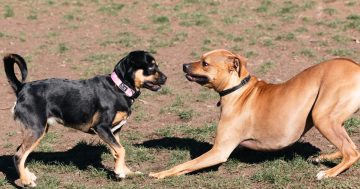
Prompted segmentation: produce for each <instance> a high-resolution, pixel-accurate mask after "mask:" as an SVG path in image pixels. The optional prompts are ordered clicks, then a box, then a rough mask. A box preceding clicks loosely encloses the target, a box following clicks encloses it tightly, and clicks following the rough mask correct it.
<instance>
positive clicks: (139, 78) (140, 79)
mask: <svg viewBox="0 0 360 189" xmlns="http://www.w3.org/2000/svg"><path fill="white" fill-rule="evenodd" d="M158 78H159V73H158V72H156V73H155V74H154V75H149V76H145V75H144V70H142V69H140V70H137V71H136V72H135V79H134V82H135V87H136V88H141V87H142V86H143V84H144V83H145V82H146V81H149V82H155V81H156V80H157V79H158Z"/></svg>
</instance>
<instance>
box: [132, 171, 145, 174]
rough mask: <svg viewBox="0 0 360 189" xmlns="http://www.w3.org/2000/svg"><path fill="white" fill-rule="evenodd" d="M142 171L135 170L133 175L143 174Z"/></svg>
mask: <svg viewBox="0 0 360 189" xmlns="http://www.w3.org/2000/svg"><path fill="white" fill-rule="evenodd" d="M143 174H144V173H142V172H140V171H135V172H134V175H143Z"/></svg>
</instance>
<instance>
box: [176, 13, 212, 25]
mask: <svg viewBox="0 0 360 189" xmlns="http://www.w3.org/2000/svg"><path fill="white" fill-rule="evenodd" d="M179 18H180V20H181V21H180V25H181V26H186V27H191V26H209V25H211V23H212V22H211V19H210V18H209V16H207V15H206V14H204V13H202V12H194V13H182V14H180V15H179Z"/></svg>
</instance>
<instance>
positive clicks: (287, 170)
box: [251, 157, 315, 188]
mask: <svg viewBox="0 0 360 189" xmlns="http://www.w3.org/2000/svg"><path fill="white" fill-rule="evenodd" d="M294 170H301V172H302V173H300V174H294V172H293V171H294ZM314 173H315V169H314V166H313V165H312V164H311V163H309V162H308V161H306V160H304V159H303V158H301V157H295V159H294V160H292V161H284V160H283V159H277V160H273V161H266V162H264V163H262V164H261V168H260V169H259V170H258V171H257V172H256V173H255V174H254V175H253V176H252V177H251V179H252V180H253V181H255V182H267V183H269V184H271V186H272V187H274V188H286V187H290V188H298V187H301V186H302V184H301V183H299V182H297V181H299V180H304V179H309V178H311V177H313V176H314Z"/></svg>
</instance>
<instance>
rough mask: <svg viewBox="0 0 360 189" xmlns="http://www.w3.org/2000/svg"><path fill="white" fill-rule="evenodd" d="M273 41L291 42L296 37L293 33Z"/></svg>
mask: <svg viewBox="0 0 360 189" xmlns="http://www.w3.org/2000/svg"><path fill="white" fill-rule="evenodd" d="M275 40H283V41H293V40H296V36H295V34H294V33H292V32H289V33H286V34H283V35H278V36H276V38H275Z"/></svg>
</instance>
